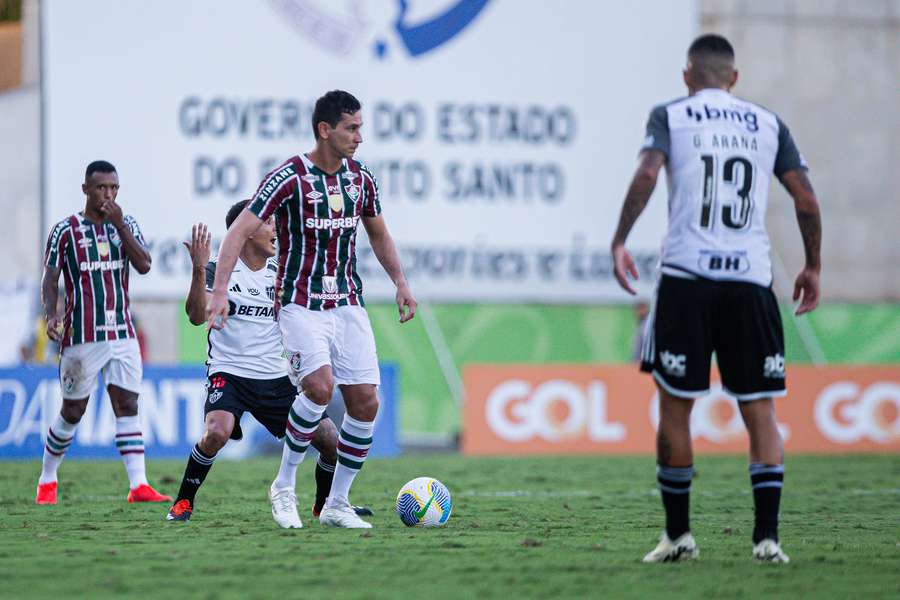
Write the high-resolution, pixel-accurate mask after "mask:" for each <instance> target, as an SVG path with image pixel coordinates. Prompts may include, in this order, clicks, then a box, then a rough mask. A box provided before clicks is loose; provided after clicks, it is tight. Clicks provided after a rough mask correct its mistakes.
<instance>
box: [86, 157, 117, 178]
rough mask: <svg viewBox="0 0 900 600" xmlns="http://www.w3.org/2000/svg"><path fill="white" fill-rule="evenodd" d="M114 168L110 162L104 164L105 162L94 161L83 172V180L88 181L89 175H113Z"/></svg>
mask: <svg viewBox="0 0 900 600" xmlns="http://www.w3.org/2000/svg"><path fill="white" fill-rule="evenodd" d="M115 172H116V168H115V167H114V166H113V164H112V163H111V162H106V161H105V160H95V161H94V162H92V163H91V164H89V165H88V166H87V169H85V170H84V180H85V181H87V180H88V179H90V177H91V175H93V174H94V173H115Z"/></svg>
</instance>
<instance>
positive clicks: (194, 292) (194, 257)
mask: <svg viewBox="0 0 900 600" xmlns="http://www.w3.org/2000/svg"><path fill="white" fill-rule="evenodd" d="M211 237H212V236H211V235H210V233H209V231H208V230H207V227H206V225H205V224H204V223H197V224H196V225H194V226H193V227H192V228H191V243H187V242H183V243H184V247H185V248H187V251H188V254H190V256H191V287H190V289H189V290H188V295H187V299H186V300H185V301H184V312H186V313H187V316H188V320H189V321H190V322H191V325H201V324H203V323H205V322H206V305H207V302H208V301H209V292H207V291H206V265H207V264H208V263H209V243H210V238H211Z"/></svg>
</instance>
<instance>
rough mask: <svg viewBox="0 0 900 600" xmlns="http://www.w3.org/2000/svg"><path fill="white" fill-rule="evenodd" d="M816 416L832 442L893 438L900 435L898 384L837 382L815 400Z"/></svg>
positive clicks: (817, 421) (899, 395)
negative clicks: (862, 386)
mask: <svg viewBox="0 0 900 600" xmlns="http://www.w3.org/2000/svg"><path fill="white" fill-rule="evenodd" d="M815 419H816V425H817V426H818V427H819V430H820V431H821V432H822V433H823V434H825V437H827V438H828V439H830V440H831V441H833V442H838V443H841V444H852V443H854V442H858V441H860V440H861V439H863V438H869V439H870V440H872V441H874V442H881V443H884V442H891V441H895V440H896V439H897V438H898V437H900V385H897V384H896V383H892V382H887V381H879V382H877V383H873V384H871V385H869V386H868V387H867V388H865V389H861V388H860V386H859V385H858V384H856V383H853V382H850V381H837V382H835V383H832V384H831V385H829V386H828V387H826V388H825V389H824V390H822V392H821V393H820V394H819V397H818V398H817V399H816V406H815Z"/></svg>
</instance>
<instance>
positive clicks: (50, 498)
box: [34, 481, 56, 504]
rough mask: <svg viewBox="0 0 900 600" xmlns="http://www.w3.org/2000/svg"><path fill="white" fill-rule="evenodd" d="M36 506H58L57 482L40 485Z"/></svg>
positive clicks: (35, 500)
mask: <svg viewBox="0 0 900 600" xmlns="http://www.w3.org/2000/svg"><path fill="white" fill-rule="evenodd" d="M34 503H35V504H56V482H55V481H51V482H50V483H39V484H38V487H37V497H36V498H35V499H34Z"/></svg>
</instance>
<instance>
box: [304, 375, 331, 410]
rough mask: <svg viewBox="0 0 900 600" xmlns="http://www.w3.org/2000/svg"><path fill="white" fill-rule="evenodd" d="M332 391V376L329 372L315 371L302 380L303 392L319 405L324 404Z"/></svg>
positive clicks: (329, 398) (328, 399)
mask: <svg viewBox="0 0 900 600" xmlns="http://www.w3.org/2000/svg"><path fill="white" fill-rule="evenodd" d="M333 392H334V378H332V376H331V374H329V373H315V374H314V375H311V376H309V377H307V378H306V379H305V380H304V381H303V393H304V394H306V397H307V398H309V399H310V400H312V401H313V402H315V403H316V404H319V405H323V406H324V405H326V404H328V402H329V401H330V400H331V394H332V393H333Z"/></svg>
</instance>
